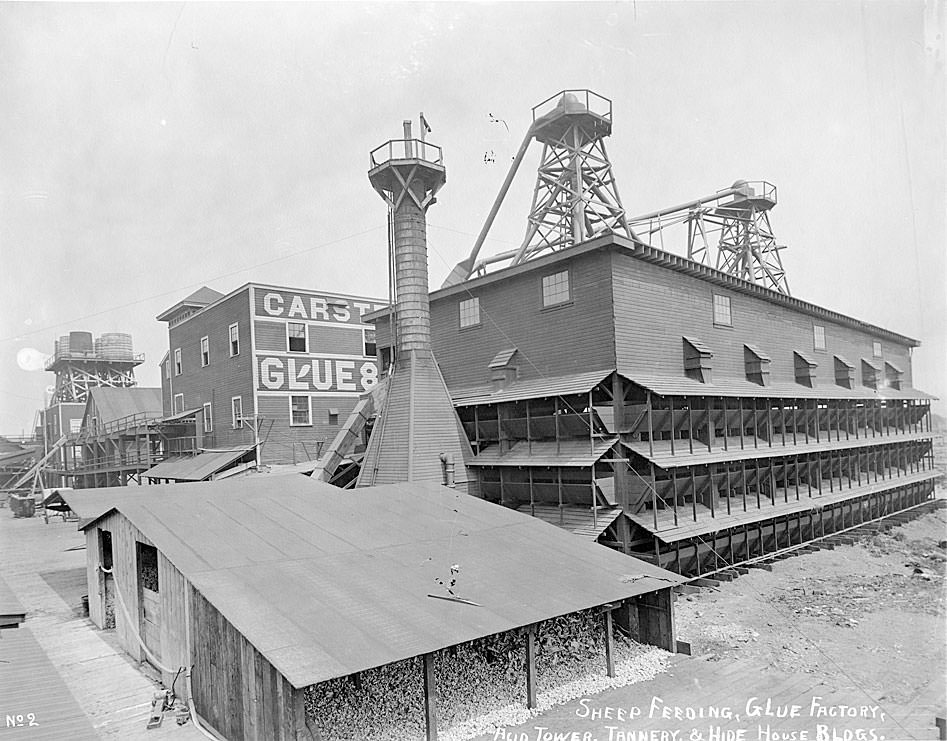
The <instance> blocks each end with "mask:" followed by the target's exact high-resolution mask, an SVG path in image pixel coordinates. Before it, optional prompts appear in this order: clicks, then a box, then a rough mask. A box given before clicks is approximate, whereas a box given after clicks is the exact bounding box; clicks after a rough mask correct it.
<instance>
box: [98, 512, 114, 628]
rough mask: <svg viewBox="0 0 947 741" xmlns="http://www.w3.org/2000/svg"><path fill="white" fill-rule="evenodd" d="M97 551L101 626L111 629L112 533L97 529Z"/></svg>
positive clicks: (112, 584) (112, 591)
mask: <svg viewBox="0 0 947 741" xmlns="http://www.w3.org/2000/svg"><path fill="white" fill-rule="evenodd" d="M99 553H100V554H101V557H102V568H103V569H105V571H101V572H99V573H100V574H101V576H102V588H101V590H100V592H99V593H100V594H101V595H102V627H104V628H105V629H106V630H112V629H113V628H114V627H115V577H114V576H113V574H112V573H111V572H112V563H113V562H112V533H110V532H109V531H108V530H100V531H99Z"/></svg>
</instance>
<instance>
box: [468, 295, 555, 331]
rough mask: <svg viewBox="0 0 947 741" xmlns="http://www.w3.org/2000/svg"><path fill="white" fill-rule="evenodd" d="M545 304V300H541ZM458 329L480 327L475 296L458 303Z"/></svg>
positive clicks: (478, 306)
mask: <svg viewBox="0 0 947 741" xmlns="http://www.w3.org/2000/svg"><path fill="white" fill-rule="evenodd" d="M543 301H544V304H545V298H544V299H543ZM459 306H460V328H461V329H463V328H464V327H477V326H479V325H480V299H479V298H478V297H476V296H474V297H473V298H468V299H464V300H463V301H461V302H460V304H459Z"/></svg>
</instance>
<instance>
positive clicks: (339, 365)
mask: <svg viewBox="0 0 947 741" xmlns="http://www.w3.org/2000/svg"><path fill="white" fill-rule="evenodd" d="M354 372H355V361H354V360H337V361H336V363H335V385H336V387H338V389H339V391H358V388H357V387H356V386H355V381H353V380H352V373H354Z"/></svg>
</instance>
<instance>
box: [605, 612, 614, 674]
mask: <svg viewBox="0 0 947 741" xmlns="http://www.w3.org/2000/svg"><path fill="white" fill-rule="evenodd" d="M605 673H606V674H607V675H608V676H610V677H614V676H615V642H614V639H613V637H612V611H611V610H605Z"/></svg>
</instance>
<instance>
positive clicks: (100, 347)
mask: <svg viewBox="0 0 947 741" xmlns="http://www.w3.org/2000/svg"><path fill="white" fill-rule="evenodd" d="M144 359H145V356H144V355H142V354H139V355H135V354H134V353H133V352H132V346H131V336H130V335H126V334H119V333H113V334H107V335H102V337H101V338H100V339H99V340H96V342H95V343H93V341H92V334H91V333H89V332H70V333H69V335H66V336H64V337H61V338H60V339H59V340H58V341H57V342H56V347H55V351H54V353H53V355H52V357H51V358H49V360H47V361H46V370H48V371H52V372H53V373H55V374H56V387H55V391H54V392H53V396H52V399H51V400H50V405H53V404H60V403H70V402H79V403H85V402H86V400H87V399H88V398H89V389H92V388H98V387H101V386H113V387H124V386H135V385H136V384H137V383H138V382H137V381H136V380H135V367H136V366H139V365H141V364H142V363H143V362H144Z"/></svg>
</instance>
